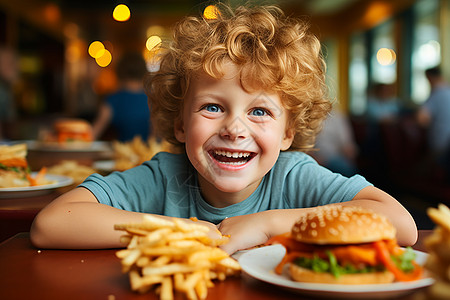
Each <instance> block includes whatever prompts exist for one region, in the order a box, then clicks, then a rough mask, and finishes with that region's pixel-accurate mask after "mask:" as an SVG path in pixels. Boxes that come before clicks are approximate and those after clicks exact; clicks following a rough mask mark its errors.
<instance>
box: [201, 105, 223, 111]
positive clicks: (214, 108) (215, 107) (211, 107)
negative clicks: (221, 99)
mask: <svg viewBox="0 0 450 300" xmlns="http://www.w3.org/2000/svg"><path fill="white" fill-rule="evenodd" d="M203 109H205V110H207V111H209V112H213V113H216V112H220V111H222V110H221V109H220V107H219V106H218V105H216V104H208V105H205V107H204V108H203Z"/></svg>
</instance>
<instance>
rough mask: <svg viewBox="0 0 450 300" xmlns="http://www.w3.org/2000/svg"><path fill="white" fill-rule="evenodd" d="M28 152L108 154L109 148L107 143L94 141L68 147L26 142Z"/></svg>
mask: <svg viewBox="0 0 450 300" xmlns="http://www.w3.org/2000/svg"><path fill="white" fill-rule="evenodd" d="M26 143H27V146H28V149H29V150H35V151H49V152H108V151H111V146H110V144H109V143H108V142H104V141H94V142H92V143H90V144H86V145H68V146H63V145H61V144H59V143H56V142H53V143H47V142H40V141H27V142H26Z"/></svg>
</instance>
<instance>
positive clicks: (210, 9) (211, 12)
mask: <svg viewBox="0 0 450 300" xmlns="http://www.w3.org/2000/svg"><path fill="white" fill-rule="evenodd" d="M219 16H220V11H219V9H218V8H217V7H216V6H215V5H208V6H207V7H206V8H205V10H204V11H203V17H204V18H205V19H209V20H212V19H217V18H218V17H219Z"/></svg>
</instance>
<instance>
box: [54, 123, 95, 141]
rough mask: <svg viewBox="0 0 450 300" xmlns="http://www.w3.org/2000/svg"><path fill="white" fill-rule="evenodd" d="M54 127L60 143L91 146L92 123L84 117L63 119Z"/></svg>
mask: <svg viewBox="0 0 450 300" xmlns="http://www.w3.org/2000/svg"><path fill="white" fill-rule="evenodd" d="M53 127H54V130H55V133H56V139H57V141H58V143H59V144H60V145H63V146H89V145H90V144H91V142H92V140H93V135H92V126H91V124H90V123H89V122H87V121H85V120H82V119H61V120H58V121H56V122H55V123H54V124H53Z"/></svg>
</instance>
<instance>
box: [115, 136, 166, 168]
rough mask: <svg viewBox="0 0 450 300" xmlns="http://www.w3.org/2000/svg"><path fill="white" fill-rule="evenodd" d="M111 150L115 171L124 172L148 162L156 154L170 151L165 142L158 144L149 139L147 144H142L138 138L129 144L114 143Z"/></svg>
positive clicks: (154, 140) (155, 140) (158, 142)
mask: <svg viewBox="0 0 450 300" xmlns="http://www.w3.org/2000/svg"><path fill="white" fill-rule="evenodd" d="M112 148H113V151H114V162H115V169H116V170H118V171H125V170H128V169H130V168H133V167H135V166H138V165H140V164H142V163H143V162H145V161H147V160H150V159H151V158H152V157H153V156H154V155H155V154H156V153H158V152H161V151H169V150H170V146H169V144H168V143H167V142H164V141H161V142H160V141H158V140H157V139H156V138H154V137H152V138H150V139H149V140H148V142H144V141H143V140H142V139H141V137H139V136H136V137H135V138H133V140H131V141H130V142H119V141H114V142H113V143H112Z"/></svg>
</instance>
